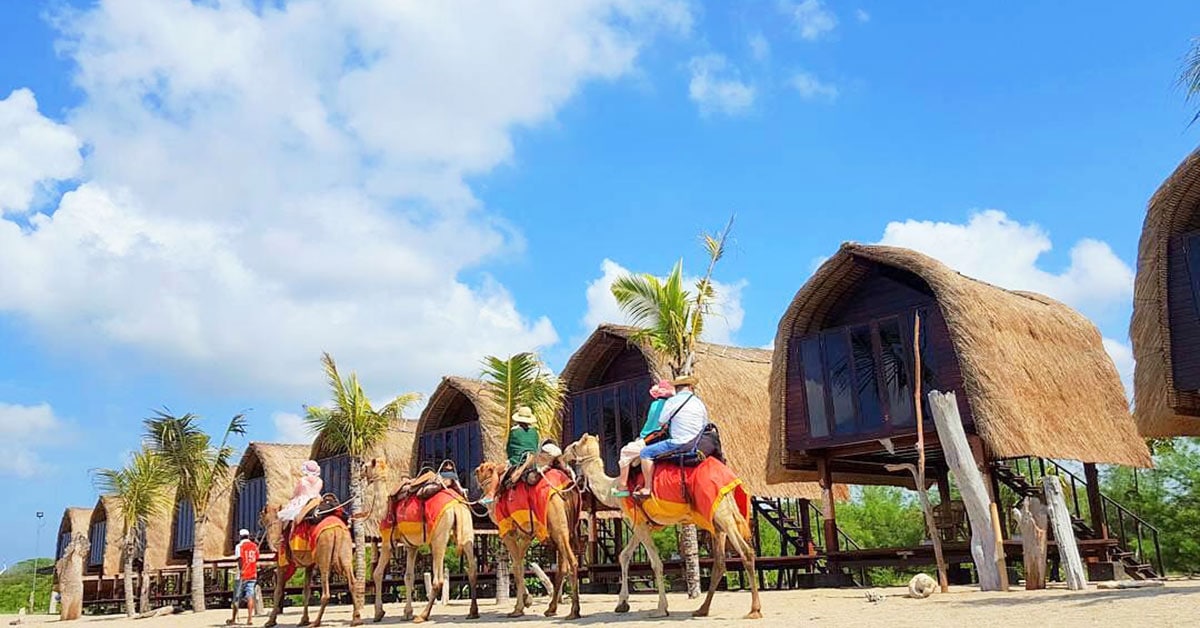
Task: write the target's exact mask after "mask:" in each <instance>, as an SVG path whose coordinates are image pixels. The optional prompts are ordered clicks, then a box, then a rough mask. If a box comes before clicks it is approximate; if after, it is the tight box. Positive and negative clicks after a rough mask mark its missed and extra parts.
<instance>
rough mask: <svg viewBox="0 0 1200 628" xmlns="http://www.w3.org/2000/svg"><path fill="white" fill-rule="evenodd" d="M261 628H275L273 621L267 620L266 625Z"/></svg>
mask: <svg viewBox="0 0 1200 628" xmlns="http://www.w3.org/2000/svg"><path fill="white" fill-rule="evenodd" d="M263 628H275V620H274V619H268V620H267V623H265V624H263Z"/></svg>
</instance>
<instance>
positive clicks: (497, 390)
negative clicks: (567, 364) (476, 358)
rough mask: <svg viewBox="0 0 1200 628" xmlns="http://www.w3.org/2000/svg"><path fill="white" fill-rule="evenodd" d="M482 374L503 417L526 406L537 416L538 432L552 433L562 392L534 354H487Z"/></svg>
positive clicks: (560, 407) (560, 405)
mask: <svg viewBox="0 0 1200 628" xmlns="http://www.w3.org/2000/svg"><path fill="white" fill-rule="evenodd" d="M482 377H483V381H484V382H486V384H487V394H488V395H489V396H490V397H491V398H492V399H493V400H495V401H496V403H497V404H498V405H500V407H502V408H504V413H505V419H506V420H507V419H509V418H511V417H512V415H513V414H514V413H515V412H516V411H517V408H518V407H520V406H529V407H530V409H531V410H533V413H534V416H536V417H537V418H538V423H539V426H538V427H539V431H540V432H541V433H543V434H552V433H554V429H553V427H554V426H555V425H556V424H557V421H556V419H557V418H558V415H559V413H560V412H561V410H562V403H563V398H564V391H563V387H562V385H561V384H560V383H559V382H558V380H557V379H556V378H554V377H553V376H552V375H551V374H550V371H549V369H547V368H546V366H545V364H543V363H542V361H541V359H540V358H539V357H538V356H537V354H535V353H531V352H524V353H517V354H514V355H511V356H509V357H508V358H507V359H503V358H498V357H496V356H487V357H485V358H484V359H483V370H482Z"/></svg>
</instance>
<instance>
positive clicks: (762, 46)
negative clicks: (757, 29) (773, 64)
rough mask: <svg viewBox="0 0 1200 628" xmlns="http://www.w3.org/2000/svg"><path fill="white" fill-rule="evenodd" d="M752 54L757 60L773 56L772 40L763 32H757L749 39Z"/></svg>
mask: <svg viewBox="0 0 1200 628" xmlns="http://www.w3.org/2000/svg"><path fill="white" fill-rule="evenodd" d="M747 44H748V45H749V46H750V55H751V56H753V57H754V60H755V61H766V60H767V58H768V57H770V56H771V42H769V41H767V38H766V37H765V36H764V35H763V34H762V33H755V34H753V35H751V36H750V38H749V39H748V40H747Z"/></svg>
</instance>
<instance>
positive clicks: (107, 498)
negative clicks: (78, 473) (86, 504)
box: [88, 495, 125, 577]
mask: <svg viewBox="0 0 1200 628" xmlns="http://www.w3.org/2000/svg"><path fill="white" fill-rule="evenodd" d="M100 521H107V522H108V525H107V527H106V529H105V533H104V563H103V565H102V566H101V567H100V575H102V576H105V577H112V576H115V575H118V574H120V573H121V567H122V564H123V563H122V561H121V550H122V548H121V545H122V541H123V540H124V539H123V537H124V536H125V524H124V522H123V521H121V501H120V500H118V499H117V498H116V497H115V496H113V495H101V496H100V499H98V500H96V506H95V507H94V508H92V518H91V520H90V521H88V529H89V531H90V530H91V526H92V524H94V523H99V522H100ZM88 540H89V541H93V539H90V538H89V539H88ZM93 542H94V541H93Z"/></svg>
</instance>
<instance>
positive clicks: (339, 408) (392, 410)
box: [304, 353, 421, 594]
mask: <svg viewBox="0 0 1200 628" xmlns="http://www.w3.org/2000/svg"><path fill="white" fill-rule="evenodd" d="M321 363H322V364H323V365H324V366H325V378H326V379H327V380H328V384H329V390H330V392H331V393H332V395H333V399H332V402H333V403H332V406H331V407H320V406H308V407H306V408H305V418H304V420H305V422H306V423H308V426H309V429H310V430H312V431H313V432H315V433H316V434H318V436H317V438H320V439H321V440H322V441H324V442H325V443H326V444H327V445H328V446H329V447H330V448H332V449H335V450H338V451H344V452H346V454H347V455H348V456H349V457H350V499H351V502H350V508H351V510H353V511H354V512H362V506H363V490H364V488H365V486H364V485H365V482H364V474H363V471H364V469H365V468H366V464H365V463H366V458H367V456H368V455H369V454H370V452H371V451H372V450H373V449H375V448H376V447H378V446H379V445H380V444H381V443H382V442H383V440H384V438H385V437H386V436H387V433H388V430H390V429H392V428H393V427H394V426H395V425H396V424H397V423H398V422H399V421H401V420H403V418H404V410H405V408H407V407H408V406H410V405H412V404H413V403H415V402H417V401H419V400H420V399H421V395H420V393H406V394H403V395H400V396H398V397H396V398H395V399H393V400H392V401H391V402H389V403H388V404H387V405H385V406H384V407H382V408H380V409H379V410H376V409H374V408H373V407H371V400H370V399H368V398H367V395H366V393H364V392H363V389H362V386H361V385H360V384H359V382H358V376H357V375H355V374H354V373H350V377H349V378H347V379H344V380H343V379H342V376H341V374H340V373H338V370H337V364H336V363H335V362H334V361H333V357H332V356H330V355H329V354H328V353H323V354H321ZM352 525H353V526H354V575H355V578H356V585H357V587H358V589H359V590H358V591H356V593H358V594H361V593H363V591H364V590H365V588H366V575H367V567H366V565H367V545H366V543H365V542H364V534H365V531H364V530H363V521H362V520H361V519H354V520H353V522H352Z"/></svg>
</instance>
